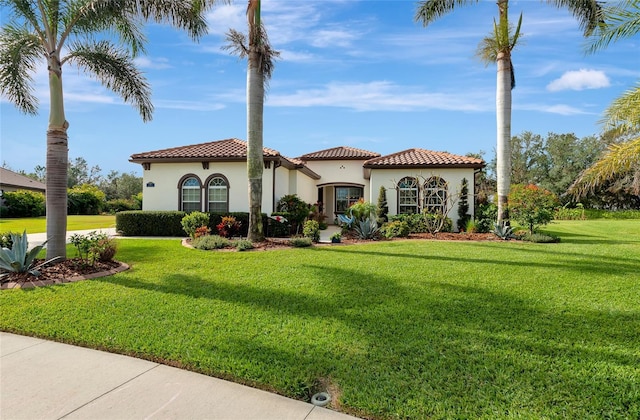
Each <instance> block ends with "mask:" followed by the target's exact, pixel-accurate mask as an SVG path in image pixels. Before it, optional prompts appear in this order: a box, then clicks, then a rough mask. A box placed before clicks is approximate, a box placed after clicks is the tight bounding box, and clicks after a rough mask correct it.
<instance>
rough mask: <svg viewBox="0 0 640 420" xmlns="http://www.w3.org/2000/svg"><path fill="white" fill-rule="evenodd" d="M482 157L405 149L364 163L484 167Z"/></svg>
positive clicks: (387, 166)
mask: <svg viewBox="0 0 640 420" xmlns="http://www.w3.org/2000/svg"><path fill="white" fill-rule="evenodd" d="M484 166H485V164H484V161H483V160H482V159H476V158H472V157H467V156H460V155H454V154H451V153H447V152H433V151H431V150H425V149H407V150H403V151H402V152H398V153H393V154H390V155H386V156H380V157H378V158H374V159H369V160H367V161H366V162H365V163H364V167H365V168H368V169H376V168H378V169H395V168H407V167H414V168H477V169H480V168H482V167H484Z"/></svg>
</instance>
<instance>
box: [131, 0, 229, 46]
mask: <svg viewBox="0 0 640 420" xmlns="http://www.w3.org/2000/svg"><path fill="white" fill-rule="evenodd" d="M217 2H218V1H216V0H127V1H126V10H127V11H128V12H129V13H132V14H134V15H139V16H142V17H143V18H144V19H145V20H149V19H150V20H153V21H155V22H158V23H169V24H171V25H172V26H173V27H176V28H179V29H183V30H185V31H187V33H188V34H189V36H190V37H191V38H192V39H199V38H200V37H201V36H202V35H205V34H206V33H207V21H206V18H205V12H206V11H207V10H208V9H209V8H210V7H211V6H213V5H214V4H215V3H217ZM225 2H227V3H228V1H225Z"/></svg>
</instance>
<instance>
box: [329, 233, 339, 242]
mask: <svg viewBox="0 0 640 420" xmlns="http://www.w3.org/2000/svg"><path fill="white" fill-rule="evenodd" d="M329 239H331V243H332V244H339V243H340V239H342V234H341V233H340V232H336V233H334V234H333V235H331V236H330V237H329Z"/></svg>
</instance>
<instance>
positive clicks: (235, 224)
mask: <svg viewBox="0 0 640 420" xmlns="http://www.w3.org/2000/svg"><path fill="white" fill-rule="evenodd" d="M240 226H241V223H240V222H239V221H237V220H236V218H235V217H233V216H224V217H223V218H222V221H221V222H220V223H218V225H217V226H216V228H217V229H218V234H219V235H220V236H223V237H225V238H230V237H232V236H237V235H238V234H239V233H240Z"/></svg>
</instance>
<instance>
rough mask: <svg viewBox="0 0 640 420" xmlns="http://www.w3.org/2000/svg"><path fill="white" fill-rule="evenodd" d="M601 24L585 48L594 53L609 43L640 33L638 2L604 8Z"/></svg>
mask: <svg viewBox="0 0 640 420" xmlns="http://www.w3.org/2000/svg"><path fill="white" fill-rule="evenodd" d="M603 15H604V19H603V23H602V24H601V25H600V26H599V31H598V33H597V36H596V37H595V39H594V41H593V43H592V44H591V45H590V46H589V47H588V48H587V51H588V52H589V53H594V52H596V51H598V50H601V49H603V48H605V47H606V46H607V45H609V44H610V43H611V42H615V41H618V40H620V39H625V38H631V37H632V36H634V35H636V34H638V33H640V1H638V0H624V1H622V2H621V3H617V4H615V5H611V6H608V7H606V8H604V13H603Z"/></svg>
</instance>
